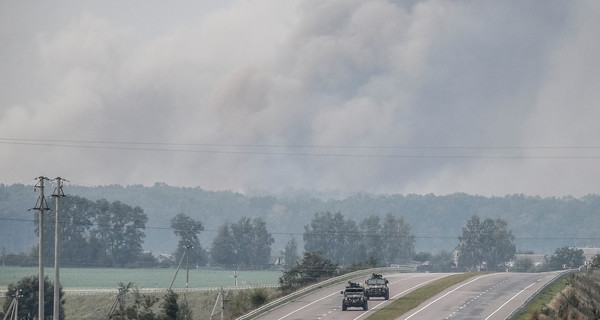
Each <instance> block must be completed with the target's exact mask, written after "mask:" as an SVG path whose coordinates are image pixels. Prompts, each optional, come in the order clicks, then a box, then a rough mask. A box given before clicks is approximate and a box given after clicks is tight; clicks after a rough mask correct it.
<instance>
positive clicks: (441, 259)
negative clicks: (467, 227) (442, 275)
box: [429, 250, 454, 272]
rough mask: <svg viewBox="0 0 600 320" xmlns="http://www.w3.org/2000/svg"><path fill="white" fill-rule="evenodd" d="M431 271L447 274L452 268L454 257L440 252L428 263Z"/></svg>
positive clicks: (448, 253) (445, 252) (446, 252)
mask: <svg viewBox="0 0 600 320" xmlns="http://www.w3.org/2000/svg"><path fill="white" fill-rule="evenodd" d="M429 265H430V267H431V271H435V272H448V271H450V270H452V268H454V256H453V255H452V253H451V252H448V251H446V250H442V251H441V252H439V253H438V254H435V255H433V256H431V260H430V261H429Z"/></svg>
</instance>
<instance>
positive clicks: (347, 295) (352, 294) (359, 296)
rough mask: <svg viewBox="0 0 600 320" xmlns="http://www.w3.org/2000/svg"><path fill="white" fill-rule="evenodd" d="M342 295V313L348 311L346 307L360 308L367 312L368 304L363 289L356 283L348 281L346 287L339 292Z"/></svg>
mask: <svg viewBox="0 0 600 320" xmlns="http://www.w3.org/2000/svg"><path fill="white" fill-rule="evenodd" d="M341 294H343V295H344V299H343V300H342V311H346V310H348V307H353V308H362V309H363V310H365V311H366V310H369V304H368V302H367V297H366V295H365V287H363V286H361V285H360V284H358V283H355V282H352V281H348V285H347V286H346V288H345V289H344V290H343V291H342V292H341Z"/></svg>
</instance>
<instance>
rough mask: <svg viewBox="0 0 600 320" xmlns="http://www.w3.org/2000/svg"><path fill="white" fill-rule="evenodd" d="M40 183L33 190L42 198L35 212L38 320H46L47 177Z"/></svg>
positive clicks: (39, 199)
mask: <svg viewBox="0 0 600 320" xmlns="http://www.w3.org/2000/svg"><path fill="white" fill-rule="evenodd" d="M36 179H37V180H39V181H38V183H37V184H36V185H35V186H34V187H33V189H34V190H35V189H37V188H39V189H40V197H39V198H38V201H37V203H36V204H35V207H34V208H33V210H37V211H39V214H38V216H39V226H38V229H39V233H40V243H39V248H38V249H39V262H38V263H39V275H38V283H39V287H38V296H39V299H38V319H44V259H43V255H44V250H43V248H44V246H43V244H44V211H48V210H50V208H48V204H47V203H46V198H45V197H44V181H45V180H49V179H48V178H46V177H41V176H40V177H38V178H36Z"/></svg>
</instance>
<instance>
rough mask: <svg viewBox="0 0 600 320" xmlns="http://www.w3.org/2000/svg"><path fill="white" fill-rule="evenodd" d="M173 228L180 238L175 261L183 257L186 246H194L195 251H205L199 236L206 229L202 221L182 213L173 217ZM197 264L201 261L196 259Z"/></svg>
mask: <svg viewBox="0 0 600 320" xmlns="http://www.w3.org/2000/svg"><path fill="white" fill-rule="evenodd" d="M171 229H173V232H174V233H175V236H177V237H178V238H179V242H178V243H177V250H176V251H175V261H179V260H180V259H181V257H182V256H183V254H184V253H185V251H186V248H193V249H194V251H195V252H203V251H204V250H203V249H202V246H201V245H200V238H199V234H200V232H202V231H204V226H203V225H202V222H200V221H197V220H194V219H192V218H191V217H189V216H187V215H185V214H183V213H180V214H178V215H176V216H175V217H173V219H171ZM188 254H189V252H188ZM196 264H200V261H198V260H196Z"/></svg>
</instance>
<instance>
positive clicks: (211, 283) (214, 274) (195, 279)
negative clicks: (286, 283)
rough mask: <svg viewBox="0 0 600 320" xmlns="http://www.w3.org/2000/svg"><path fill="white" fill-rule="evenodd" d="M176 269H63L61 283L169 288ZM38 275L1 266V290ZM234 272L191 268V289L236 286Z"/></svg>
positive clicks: (272, 280)
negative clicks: (131, 284)
mask: <svg viewBox="0 0 600 320" xmlns="http://www.w3.org/2000/svg"><path fill="white" fill-rule="evenodd" d="M176 270H177V269H175V268H155V269H116V268H61V269H60V283H61V285H62V287H63V289H65V290H70V289H116V288H118V287H119V283H128V282H133V284H134V286H135V287H137V288H140V289H150V288H168V287H169V285H170V284H171V281H172V280H173V277H174V276H175V272H176ZM37 274H38V268H37V267H12V266H11V267H8V266H4V267H0V291H1V292H2V293H4V292H5V291H6V287H7V286H8V284H10V283H16V282H17V281H19V280H20V279H21V278H23V277H25V276H32V275H37ZM281 274H282V273H281V271H273V270H258V271H238V272H237V284H238V286H260V285H275V284H277V282H278V279H279V277H280V276H281ZM44 275H46V276H47V277H48V278H49V279H50V281H54V268H44ZM186 278H187V272H186V270H185V269H180V270H179V272H178V273H177V277H176V278H175V282H174V283H173V288H185V282H186ZM235 280H236V279H235V275H234V271H231V270H222V269H210V268H198V269H196V268H194V269H190V270H189V287H190V288H209V287H220V286H224V287H232V286H234V285H235Z"/></svg>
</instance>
